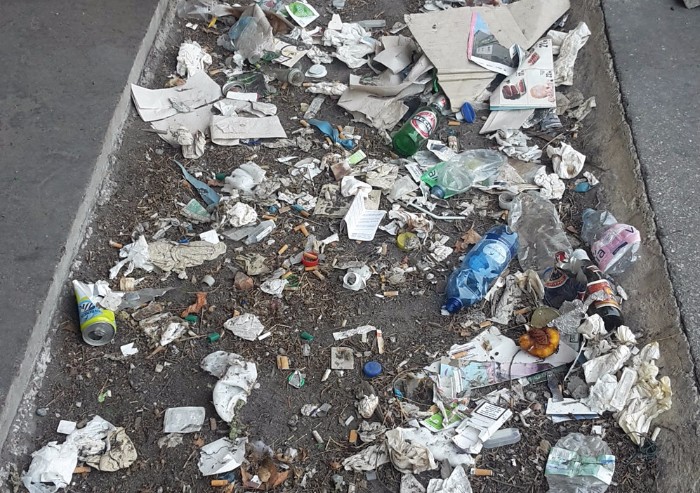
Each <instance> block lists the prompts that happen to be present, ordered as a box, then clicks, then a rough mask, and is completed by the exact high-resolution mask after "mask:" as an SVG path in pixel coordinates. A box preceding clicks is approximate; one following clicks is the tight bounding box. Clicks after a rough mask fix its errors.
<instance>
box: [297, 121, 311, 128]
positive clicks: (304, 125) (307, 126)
mask: <svg viewBox="0 0 700 493" xmlns="http://www.w3.org/2000/svg"><path fill="white" fill-rule="evenodd" d="M299 125H301V126H302V127H304V128H309V122H307V121H306V120H299Z"/></svg>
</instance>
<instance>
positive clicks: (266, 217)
mask: <svg viewBox="0 0 700 493" xmlns="http://www.w3.org/2000/svg"><path fill="white" fill-rule="evenodd" d="M263 219H270V220H272V221H274V220H275V219H277V216H272V215H270V214H264V215H263Z"/></svg>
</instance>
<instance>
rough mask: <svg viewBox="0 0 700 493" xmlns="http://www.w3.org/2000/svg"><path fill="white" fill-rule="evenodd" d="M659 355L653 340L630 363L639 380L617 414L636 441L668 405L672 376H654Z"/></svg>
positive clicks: (657, 368) (620, 421) (623, 427)
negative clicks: (670, 377)
mask: <svg viewBox="0 0 700 493" xmlns="http://www.w3.org/2000/svg"><path fill="white" fill-rule="evenodd" d="M623 347H624V346H623ZM659 357H660V353H659V343H658V342H652V343H650V344H647V345H646V346H644V348H643V349H642V350H641V351H640V353H639V354H638V355H636V356H634V357H633V358H632V364H631V366H632V367H633V368H634V369H636V370H637V375H638V380H637V383H636V385H635V386H634V387H633V388H632V390H631V392H630V395H629V397H628V399H627V404H626V406H625V408H624V409H623V410H622V411H621V412H620V413H619V414H618V415H617V422H618V424H619V425H620V427H621V428H622V429H623V430H624V431H625V433H627V435H629V437H630V439H631V440H632V441H633V442H634V443H636V444H637V445H639V444H641V442H642V439H643V438H644V437H645V436H646V435H647V434H648V433H649V429H650V428H651V423H652V421H653V420H654V419H655V418H656V417H657V416H659V415H660V414H661V413H663V412H665V411H668V410H669V409H671V404H672V402H671V397H672V396H673V392H672V390H671V380H670V379H669V378H668V377H667V376H663V377H661V378H660V379H657V377H658V374H659V367H658V366H656V360H657V359H658V358H659Z"/></svg>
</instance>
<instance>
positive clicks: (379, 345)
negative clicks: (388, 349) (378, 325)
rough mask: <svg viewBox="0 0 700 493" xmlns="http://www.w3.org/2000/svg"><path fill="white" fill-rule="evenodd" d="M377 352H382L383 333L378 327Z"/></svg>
mask: <svg viewBox="0 0 700 493" xmlns="http://www.w3.org/2000/svg"><path fill="white" fill-rule="evenodd" d="M377 352H378V353H379V354H384V335H383V334H382V331H381V330H379V329H377Z"/></svg>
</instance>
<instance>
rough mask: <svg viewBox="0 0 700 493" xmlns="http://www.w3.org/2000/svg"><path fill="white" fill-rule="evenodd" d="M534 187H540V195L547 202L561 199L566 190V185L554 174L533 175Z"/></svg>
mask: <svg viewBox="0 0 700 493" xmlns="http://www.w3.org/2000/svg"><path fill="white" fill-rule="evenodd" d="M535 185H537V186H538V187H540V195H541V196H542V198H544V199H547V200H559V199H561V198H562V197H563V196H564V191H565V190H566V185H565V184H564V182H563V181H561V178H559V175H557V174H556V173H550V174H546V173H541V174H538V175H535Z"/></svg>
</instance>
